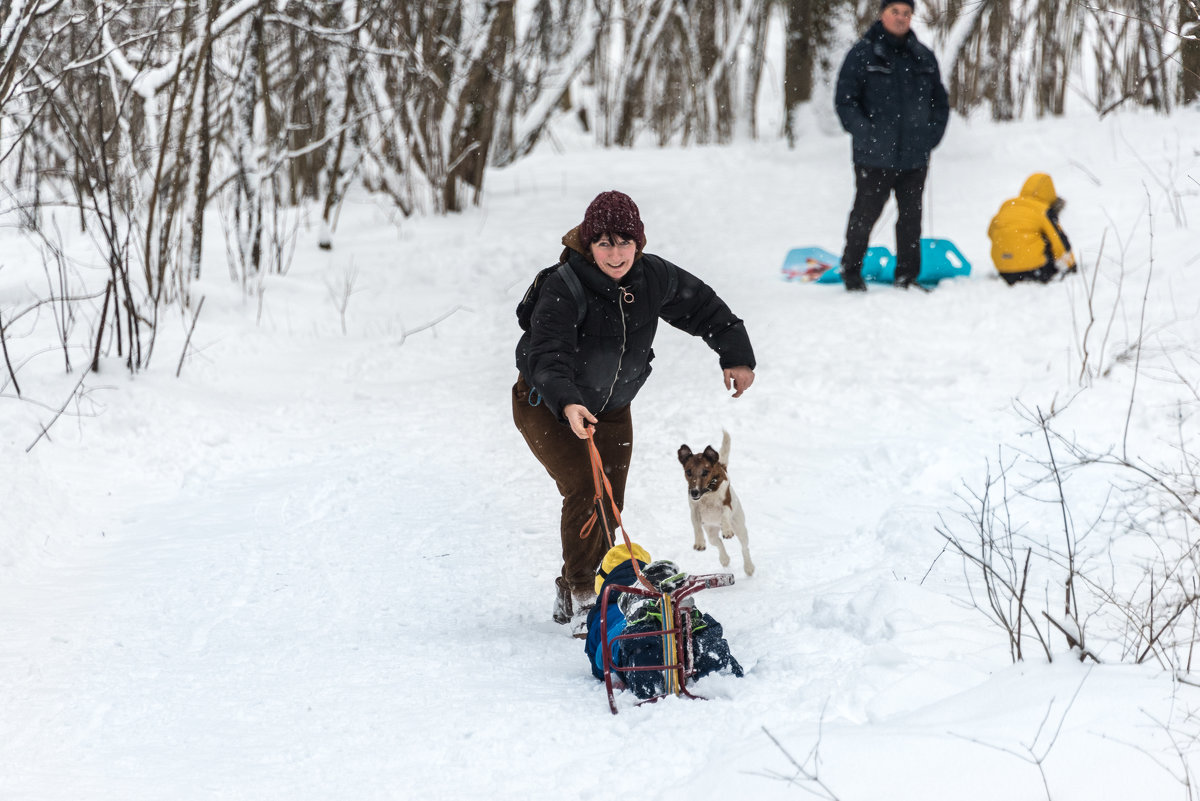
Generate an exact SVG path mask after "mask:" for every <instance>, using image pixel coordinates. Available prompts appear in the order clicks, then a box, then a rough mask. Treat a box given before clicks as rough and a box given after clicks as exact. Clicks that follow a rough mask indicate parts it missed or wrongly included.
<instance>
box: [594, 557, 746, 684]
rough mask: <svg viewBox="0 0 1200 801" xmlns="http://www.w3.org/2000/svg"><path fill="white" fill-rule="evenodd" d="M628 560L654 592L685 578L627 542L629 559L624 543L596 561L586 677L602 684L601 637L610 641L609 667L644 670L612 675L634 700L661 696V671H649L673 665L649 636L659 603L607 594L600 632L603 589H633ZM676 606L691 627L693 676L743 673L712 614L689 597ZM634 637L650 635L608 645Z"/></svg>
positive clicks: (657, 627)
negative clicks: (589, 674)
mask: <svg viewBox="0 0 1200 801" xmlns="http://www.w3.org/2000/svg"><path fill="white" fill-rule="evenodd" d="M634 560H636V561H637V566H638V569H639V570H640V571H641V574H642V576H643V577H645V578H646V580H648V581H649V582H650V583H651V584H652V585H654V587H655V589H657V590H658V591H660V592H671V591H672V590H674V589H676V588H678V587H679V586H681V585H682V584H683V582H684V581H685V580H686V579H687V574H686V573H684V572H682V571H680V570H679V567H678V566H677V565H676V564H675V563H674V562H669V561H665V560H663V561H658V562H650V555H649V554H648V553H647V552H646V550H645V549H644V548H642V547H641V546H640V545H637V544H636V543H634V544H633V557H632V558H631V557H630V549H629V548H627V547H626V546H625V544H624V543H622V544H620V545H617V546H615V547H613V548H611V549H610V550H609V552H608V553H607V554H606V555H605V557H604V560H603V561H602V562H601V564H600V572H599V574H598V575H597V576H596V591H597V594H598V595H599V596H600V597H599V598H598V599H597V601H596V605H595V606H594V607H593V608H592V610H591V612H590V613H589V614H588V620H587V629H588V637H587V644H586V646H585V647H584V650H585V651H586V652H587V655H588V659H589V661H590V662H591V665H592V675H593V676H595V677H596V678H598V679H600V680H601V681H603V680H604V646H603V642H602V640H601V637H602V636H606V638H607V640H608V642H609V643H610V647H611V649H612V663H613V666H614V667H637V666H639V665H645V666H647V668H646V669H644V670H634V671H628V672H625V671H621V672H614V676H613V678H614V680H615V681H616V682H618V683H624V685H625V686H626V687H627V688H629V689H630V690H632V691H633V694H634V695H636V696H637V697H638V698H642V699H645V698H652V697H654V696H656V695H661V694H662V693H663V692H664V689H665V687H666V679H665V678H664V677H663V671H662V670H661V668H659V669H652V668H654V667H658V666H661V665H663V664H666V663H667V662H674V661H675V659H674V657H672V658H671V659H666V658H665V657H664V655H663V638H662V637H659V636H653V635H652V634H651V633H652V632H657V631H661V630H662V629H663V628H664V625H663V615H662V610H661V608H660V607H661V603H662V599H661V598H646V597H643V596H640V595H635V594H633V593H627V592H615V591H614V592H610V593H609V597H608V613H607V615H606V617H607V623H608V631H607V633H604V632H602V631H601V625H600V605H601V602H602V601H603V598H604V588H605V587H606V586H608V585H613V586H624V587H637V586H639V584H638V580H637V575H636V574H635V573H634V569H633V563H634ZM681 607H682V608H681V610H680V613H681V615H683V616H684V619H685V620H690V622H691V627H692V646H693V647H692V650H693V660H694V661H693V665H692V666H693V668H695V671H696V673H695V676H694V678H699V677H701V676H707V675H708V674H709V673H714V672H728V673H732V674H733V675H734V676H737V677H739V678H740V677H741V676H742V675H743V671H742V666H741V665H739V664H738V661H737V660H736V659H734V658H733V654H732V653H730V651H729V643H728V642H727V641H726V640H725V637H724V634H723V632H722V629H721V624H720V623H718V622H717V621H716V619H715V618H713V616H712V615H708V614H704V613H702V612H700V611H699V610H698V609H696V608H695V606H694V604H693V603H692V599H691V598H687V599H685V600H684V601H683V603H682V604H681ZM638 633H646V634H650V636H646V637H638V638H636V639H629V640H617V641H616V642H614V641H613V638H614V637H616V636H617V635H618V634H638Z"/></svg>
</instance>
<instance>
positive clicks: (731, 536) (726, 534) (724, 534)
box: [721, 531, 733, 540]
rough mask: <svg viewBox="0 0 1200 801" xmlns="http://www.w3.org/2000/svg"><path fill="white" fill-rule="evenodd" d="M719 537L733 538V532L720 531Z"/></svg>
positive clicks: (724, 538)
mask: <svg viewBox="0 0 1200 801" xmlns="http://www.w3.org/2000/svg"><path fill="white" fill-rule="evenodd" d="M721 539H723V540H731V539H733V532H732V531H730V532H728V533H726V532H724V531H722V532H721Z"/></svg>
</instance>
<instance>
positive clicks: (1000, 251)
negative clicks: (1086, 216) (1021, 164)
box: [988, 172, 1067, 273]
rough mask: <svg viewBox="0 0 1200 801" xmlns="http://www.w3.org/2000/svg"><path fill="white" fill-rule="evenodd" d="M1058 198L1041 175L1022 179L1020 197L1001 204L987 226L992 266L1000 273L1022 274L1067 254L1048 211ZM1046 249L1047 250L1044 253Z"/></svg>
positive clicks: (1046, 177) (1042, 174)
mask: <svg viewBox="0 0 1200 801" xmlns="http://www.w3.org/2000/svg"><path fill="white" fill-rule="evenodd" d="M1057 199H1058V195H1057V193H1056V192H1055V191H1054V182H1053V181H1052V180H1050V176H1049V175H1047V174H1046V173H1044V172H1039V173H1034V174H1033V175H1031V176H1029V178H1027V179H1026V180H1025V185H1024V186H1022V187H1021V195H1020V196H1019V197H1015V198H1012V199H1011V200H1006V201H1004V205H1002V206H1001V207H1000V211H998V212H997V213H996V216H995V217H993V218H992V224H991V225H989V226H988V238H990V239H991V240H992V263H993V264H995V265H996V269H997V270H999V271H1000V272H1002V273H1023V272H1027V271H1029V270H1036V269H1038V268H1039V267H1043V266H1045V265H1046V264H1047V263H1050V264H1052V263H1054V262H1056V261H1058V259H1059V258H1061V257H1062V256H1063V255H1064V254H1065V253H1066V252H1067V246H1066V245H1065V243H1064V242H1063V237H1062V235H1061V233H1060V231H1059V229H1058V228H1057V226H1055V224H1054V222H1053V221H1052V220H1051V219H1050V217H1049V216H1048V214H1047V212H1049V211H1050V206H1051V205H1052V204H1053V203H1054V201H1055V200H1057ZM1047 246H1048V251H1047Z"/></svg>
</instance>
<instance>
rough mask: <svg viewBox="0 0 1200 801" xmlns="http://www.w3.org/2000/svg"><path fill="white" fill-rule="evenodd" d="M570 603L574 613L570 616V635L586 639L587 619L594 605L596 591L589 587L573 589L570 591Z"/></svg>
mask: <svg viewBox="0 0 1200 801" xmlns="http://www.w3.org/2000/svg"><path fill="white" fill-rule="evenodd" d="M571 596H572V597H571V605H572V608H573V609H574V614H573V615H572V616H571V636H572V637H578V638H579V639H587V620H588V615H589V614H591V612H592V607H593V606H595V605H596V601H597V598H596V593H594V592H592V591H591V590H590V589H583V590H575V591H574V592H572V593H571Z"/></svg>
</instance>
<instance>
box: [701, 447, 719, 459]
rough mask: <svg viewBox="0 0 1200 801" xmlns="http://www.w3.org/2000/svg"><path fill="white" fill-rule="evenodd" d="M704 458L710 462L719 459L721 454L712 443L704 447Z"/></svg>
mask: <svg viewBox="0 0 1200 801" xmlns="http://www.w3.org/2000/svg"><path fill="white" fill-rule="evenodd" d="M704 458H705V459H708V460H709V461H710V462H719V461H721V454H719V453H717V451H716V449H715V448H714V447H713V446H712V445H709V446H708V447H707V448H705V449H704Z"/></svg>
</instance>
